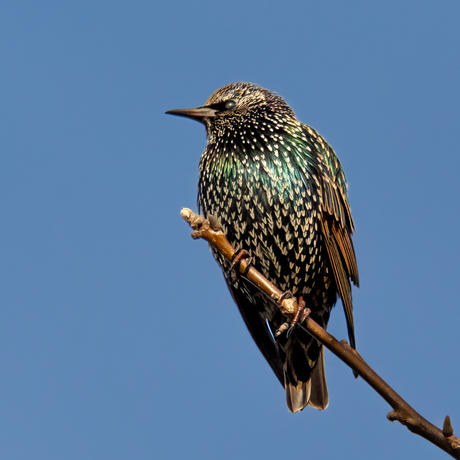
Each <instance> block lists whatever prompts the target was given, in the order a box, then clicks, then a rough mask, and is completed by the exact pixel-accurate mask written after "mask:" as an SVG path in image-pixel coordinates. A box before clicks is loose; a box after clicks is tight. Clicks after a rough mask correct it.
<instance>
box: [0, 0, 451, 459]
mask: <svg viewBox="0 0 460 460" xmlns="http://www.w3.org/2000/svg"><path fill="white" fill-rule="evenodd" d="M459 23H460V2H459V1H458V0H442V1H436V2H426V1H415V0H413V1H409V0H398V1H394V0H389V1H386V2H369V1H368V0H366V1H364V0H363V1H349V2H343V1H338V0H331V1H327V0H326V1H321V2H317V1H285V2H273V1H250V0H246V1H244V2H243V1H234V2H230V3H229V2H226V3H224V2H216V1H215V0H213V1H199V0H197V1H195V2H185V1H183V2H175V1H171V2H169V3H167V2H158V1H157V2H155V1H131V2H127V1H110V2H109V1H98V0H91V1H86V0H82V1H79V2H68V1H42V2H36V1H21V0H18V1H15V2H3V3H2V6H1V7H0V55H1V59H0V87H1V90H0V118H1V119H0V124H1V130H0V149H1V150H0V152H1V153H0V271H1V272H0V458H2V459H8V460H16V459H34V460H35V459H46V460H54V459H72V460H73V459H78V460H81V459H110V460H118V459H140V460H143V459H173V460H175V459H222V460H227V459H235V458H238V459H243V460H244V459H258V458H264V459H271V458H273V459H275V458H287V459H294V458H295V459H304V458H315V459H322V458H324V459H326V458H341V459H344V460H346V459H356V458H372V459H376V460H377V459H388V458H392V459H394V460H397V459H407V458H417V459H438V458H439V459H441V458H447V454H445V453H443V452H442V451H440V450H438V449H437V448H435V447H434V446H432V445H431V444H429V443H428V442H427V441H425V440H423V439H422V438H419V437H417V436H415V435H413V434H411V433H410V432H409V431H408V430H407V429H406V428H404V427H403V426H402V425H400V424H398V423H393V424H392V423H390V422H388V421H387V419H386V414H387V413H388V412H389V411H390V407H389V406H388V405H387V404H386V403H385V402H384V401H383V400H382V399H381V398H380V397H379V396H378V395H377V394H376V393H375V392H374V391H373V390H371V389H370V387H368V386H367V385H366V384H365V383H364V382H363V381H362V380H361V379H358V380H355V379H354V378H353V376H352V373H351V371H350V370H349V369H348V368H347V367H346V366H345V365H344V364H343V363H342V362H341V361H339V360H338V359H337V358H335V357H334V356H333V355H332V354H331V353H330V352H326V374H327V378H328V384H329V394H330V405H329V407H328V408H327V410H325V411H324V412H318V411H316V410H313V409H306V410H305V411H303V412H301V413H299V414H296V415H292V414H290V413H289V412H288V410H287V408H286V404H285V395H284V391H283V390H282V388H281V386H280V385H279V383H278V382H277V380H276V378H275V377H274V375H272V373H271V370H270V369H269V367H268V365H267V364H266V363H265V361H264V359H263V358H262V357H261V355H260V353H259V351H258V350H257V348H256V346H255V345H254V344H253V343H252V340H251V338H250V337H249V334H248V333H247V331H246V330H245V327H244V324H243V321H242V320H241V318H240V317H239V314H238V311H237V308H236V306H235V305H234V304H233V303H232V300H231V298H230V295H229V293H228V291H227V289H226V287H225V285H224V281H223V277H222V275H221V273H220V271H219V269H218V267H217V265H216V264H215V262H214V260H213V259H212V257H211V254H210V252H209V250H208V249H207V246H206V244H205V243H204V242H203V241H193V240H192V239H191V238H190V230H189V228H188V226H187V225H186V224H185V222H183V221H182V219H181V218H180V215H179V213H180V209H181V207H190V208H192V209H194V210H196V193H197V180H198V170H197V167H198V161H199V157H200V154H201V152H202V150H203V149H204V147H205V142H206V139H205V131H204V128H203V127H202V126H201V125H199V124H198V123H195V122H193V121H190V120H186V119H179V118H175V117H170V116H167V115H164V112H165V111H166V110H168V109H173V108H181V107H195V106H199V105H202V104H203V103H204V102H205V101H206V99H207V98H208V96H209V95H210V94H211V93H212V92H213V91H214V90H215V89H217V88H219V87H221V86H223V85H225V84H227V83H230V82H233V81H240V80H241V81H251V82H254V83H257V84H259V85H261V86H264V87H266V88H269V89H271V90H273V91H276V92H278V93H279V94H281V95H282V96H284V97H285V99H286V100H287V102H288V103H289V104H290V105H291V106H292V108H293V109H294V110H295V112H296V114H297V116H298V118H299V119H300V120H302V121H303V122H305V123H307V124H309V125H311V126H313V127H314V128H315V129H317V130H318V131H319V132H320V133H321V134H322V135H323V136H324V137H325V138H326V140H327V141H328V142H329V143H330V144H331V145H332V147H333V148H334V149H335V151H336V152H337V154H338V156H339V158H340V160H341V162H342V165H343V166H344V169H345V172H346V174H347V178H348V182H349V195H350V201H351V206H352V211H353V216H354V219H355V223H356V229H357V231H356V236H355V239H354V241H355V248H356V253H357V257H358V265H359V270H360V279H361V288H360V289H359V290H358V289H355V290H354V299H355V301H354V305H355V328H356V338H357V346H358V350H359V352H360V353H361V354H362V356H363V357H364V359H366V360H367V361H368V363H369V364H370V365H371V366H372V367H373V368H374V369H375V370H376V371H377V372H378V373H379V374H380V375H381V376H382V377H383V378H384V379H385V380H386V381H387V382H388V383H389V384H390V385H392V386H393V387H394V389H395V390H396V391H398V392H399V393H400V394H401V396H402V397H404V398H405V399H406V400H407V401H408V402H409V403H410V404H412V405H413V406H414V407H415V408H416V409H417V410H418V411H419V412H420V413H421V414H422V415H423V416H425V417H426V418H428V419H429V420H430V421H431V422H432V423H434V424H436V425H437V426H442V422H443V419H444V417H445V415H447V414H449V415H450V416H451V418H452V423H453V427H454V431H455V432H456V434H457V436H458V435H460V397H459V388H460V371H459V365H458V357H459V352H460V336H459V324H460V308H459V299H458V286H459V273H460V237H459V236H460V235H459V233H460V232H459V225H460V213H459V210H460V182H459V171H460V155H459V151H460V129H459V121H460V93H459V88H460V84H459V82H460V27H459ZM329 331H330V332H331V333H333V334H334V335H335V336H336V337H337V338H338V339H342V338H345V337H346V327H345V320H344V315H343V312H342V307H341V306H340V305H339V306H337V308H336V309H335V310H334V311H333V314H332V319H331V322H330V327H329Z"/></svg>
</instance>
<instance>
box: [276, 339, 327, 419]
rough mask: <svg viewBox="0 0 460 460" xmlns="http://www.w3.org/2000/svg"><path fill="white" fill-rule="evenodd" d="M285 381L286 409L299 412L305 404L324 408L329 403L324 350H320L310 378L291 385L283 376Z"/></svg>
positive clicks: (320, 408)
mask: <svg viewBox="0 0 460 460" xmlns="http://www.w3.org/2000/svg"><path fill="white" fill-rule="evenodd" d="M285 381H286V384H285V386H286V402H287V406H288V409H289V410H290V411H291V412H293V413H294V414H295V413H296V412H299V411H301V410H303V409H305V407H306V406H307V405H310V406H311V407H314V408H315V409H319V410H324V409H326V407H327V406H328V404H329V394H328V391H327V384H326V373H325V367H324V350H323V348H322V347H321V351H320V354H319V357H318V361H317V362H316V365H315V367H314V368H313V369H312V371H311V378H310V380H308V381H307V382H301V381H298V382H297V385H293V384H292V383H290V382H289V381H288V379H287V378H285Z"/></svg>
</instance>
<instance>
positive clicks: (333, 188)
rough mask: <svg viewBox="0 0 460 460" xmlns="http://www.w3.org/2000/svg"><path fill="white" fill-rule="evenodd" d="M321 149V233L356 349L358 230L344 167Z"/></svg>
mask: <svg viewBox="0 0 460 460" xmlns="http://www.w3.org/2000/svg"><path fill="white" fill-rule="evenodd" d="M321 146H322V147H324V148H322V149H320V153H321V165H320V169H321V170H322V174H321V180H320V188H321V205H322V211H323V212H322V213H321V215H320V221H321V230H322V233H323V238H324V241H325V244H326V249H327V253H328V256H329V260H330V263H331V267H332V272H333V275H334V279H335V282H336V284H337V290H338V293H339V296H340V298H341V300H342V304H343V308H344V310H345V316H346V319H347V326H348V335H349V339H350V345H351V346H352V347H355V337H354V327H353V300H352V294H351V283H350V280H351V281H352V282H353V284H355V285H356V286H358V285H359V275H358V265H357V263H356V255H355V250H354V247H353V241H352V239H351V235H352V233H353V230H354V223H353V218H352V217H351V211H350V205H349V203H348V194H347V183H346V179H345V175H344V174H343V171H342V166H341V165H340V162H339V160H338V159H337V157H336V156H335V154H334V151H333V150H332V149H331V148H330V147H329V145H328V144H327V143H326V141H324V140H323V143H322V145H321Z"/></svg>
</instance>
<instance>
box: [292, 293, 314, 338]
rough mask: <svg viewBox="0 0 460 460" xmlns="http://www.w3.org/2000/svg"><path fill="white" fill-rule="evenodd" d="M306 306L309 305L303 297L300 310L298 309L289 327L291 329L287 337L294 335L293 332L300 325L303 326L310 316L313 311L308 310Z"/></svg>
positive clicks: (300, 301) (300, 298)
mask: <svg viewBox="0 0 460 460" xmlns="http://www.w3.org/2000/svg"><path fill="white" fill-rule="evenodd" d="M306 305H307V304H306V303H305V300H303V297H302V296H301V297H299V308H297V311H296V313H295V316H294V318H293V320H292V321H291V324H290V325H289V329H288V331H287V333H286V336H287V337H289V336H290V335H291V334H292V331H293V330H294V329H295V327H296V326H297V325H298V324H302V323H303V322H304V321H305V320H306V319H307V318H308V317H309V316H310V313H311V310H310V309H309V308H306Z"/></svg>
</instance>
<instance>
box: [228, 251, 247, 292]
mask: <svg viewBox="0 0 460 460" xmlns="http://www.w3.org/2000/svg"><path fill="white" fill-rule="evenodd" d="M243 259H248V261H247V266H246V269H245V270H244V272H243V273H242V274H243V275H246V274H247V273H248V271H249V268H250V267H251V265H252V257H250V256H249V253H248V251H246V250H245V249H241V248H236V251H235V254H233V257H232V261H231V263H230V267H229V269H228V270H227V278H228V279H229V280H230V282H231V283H232V284H235V283H236V281H237V280H238V277H239V276H240V274H239V272H238V268H239V265H240V263H241V261H242V260H243Z"/></svg>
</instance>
